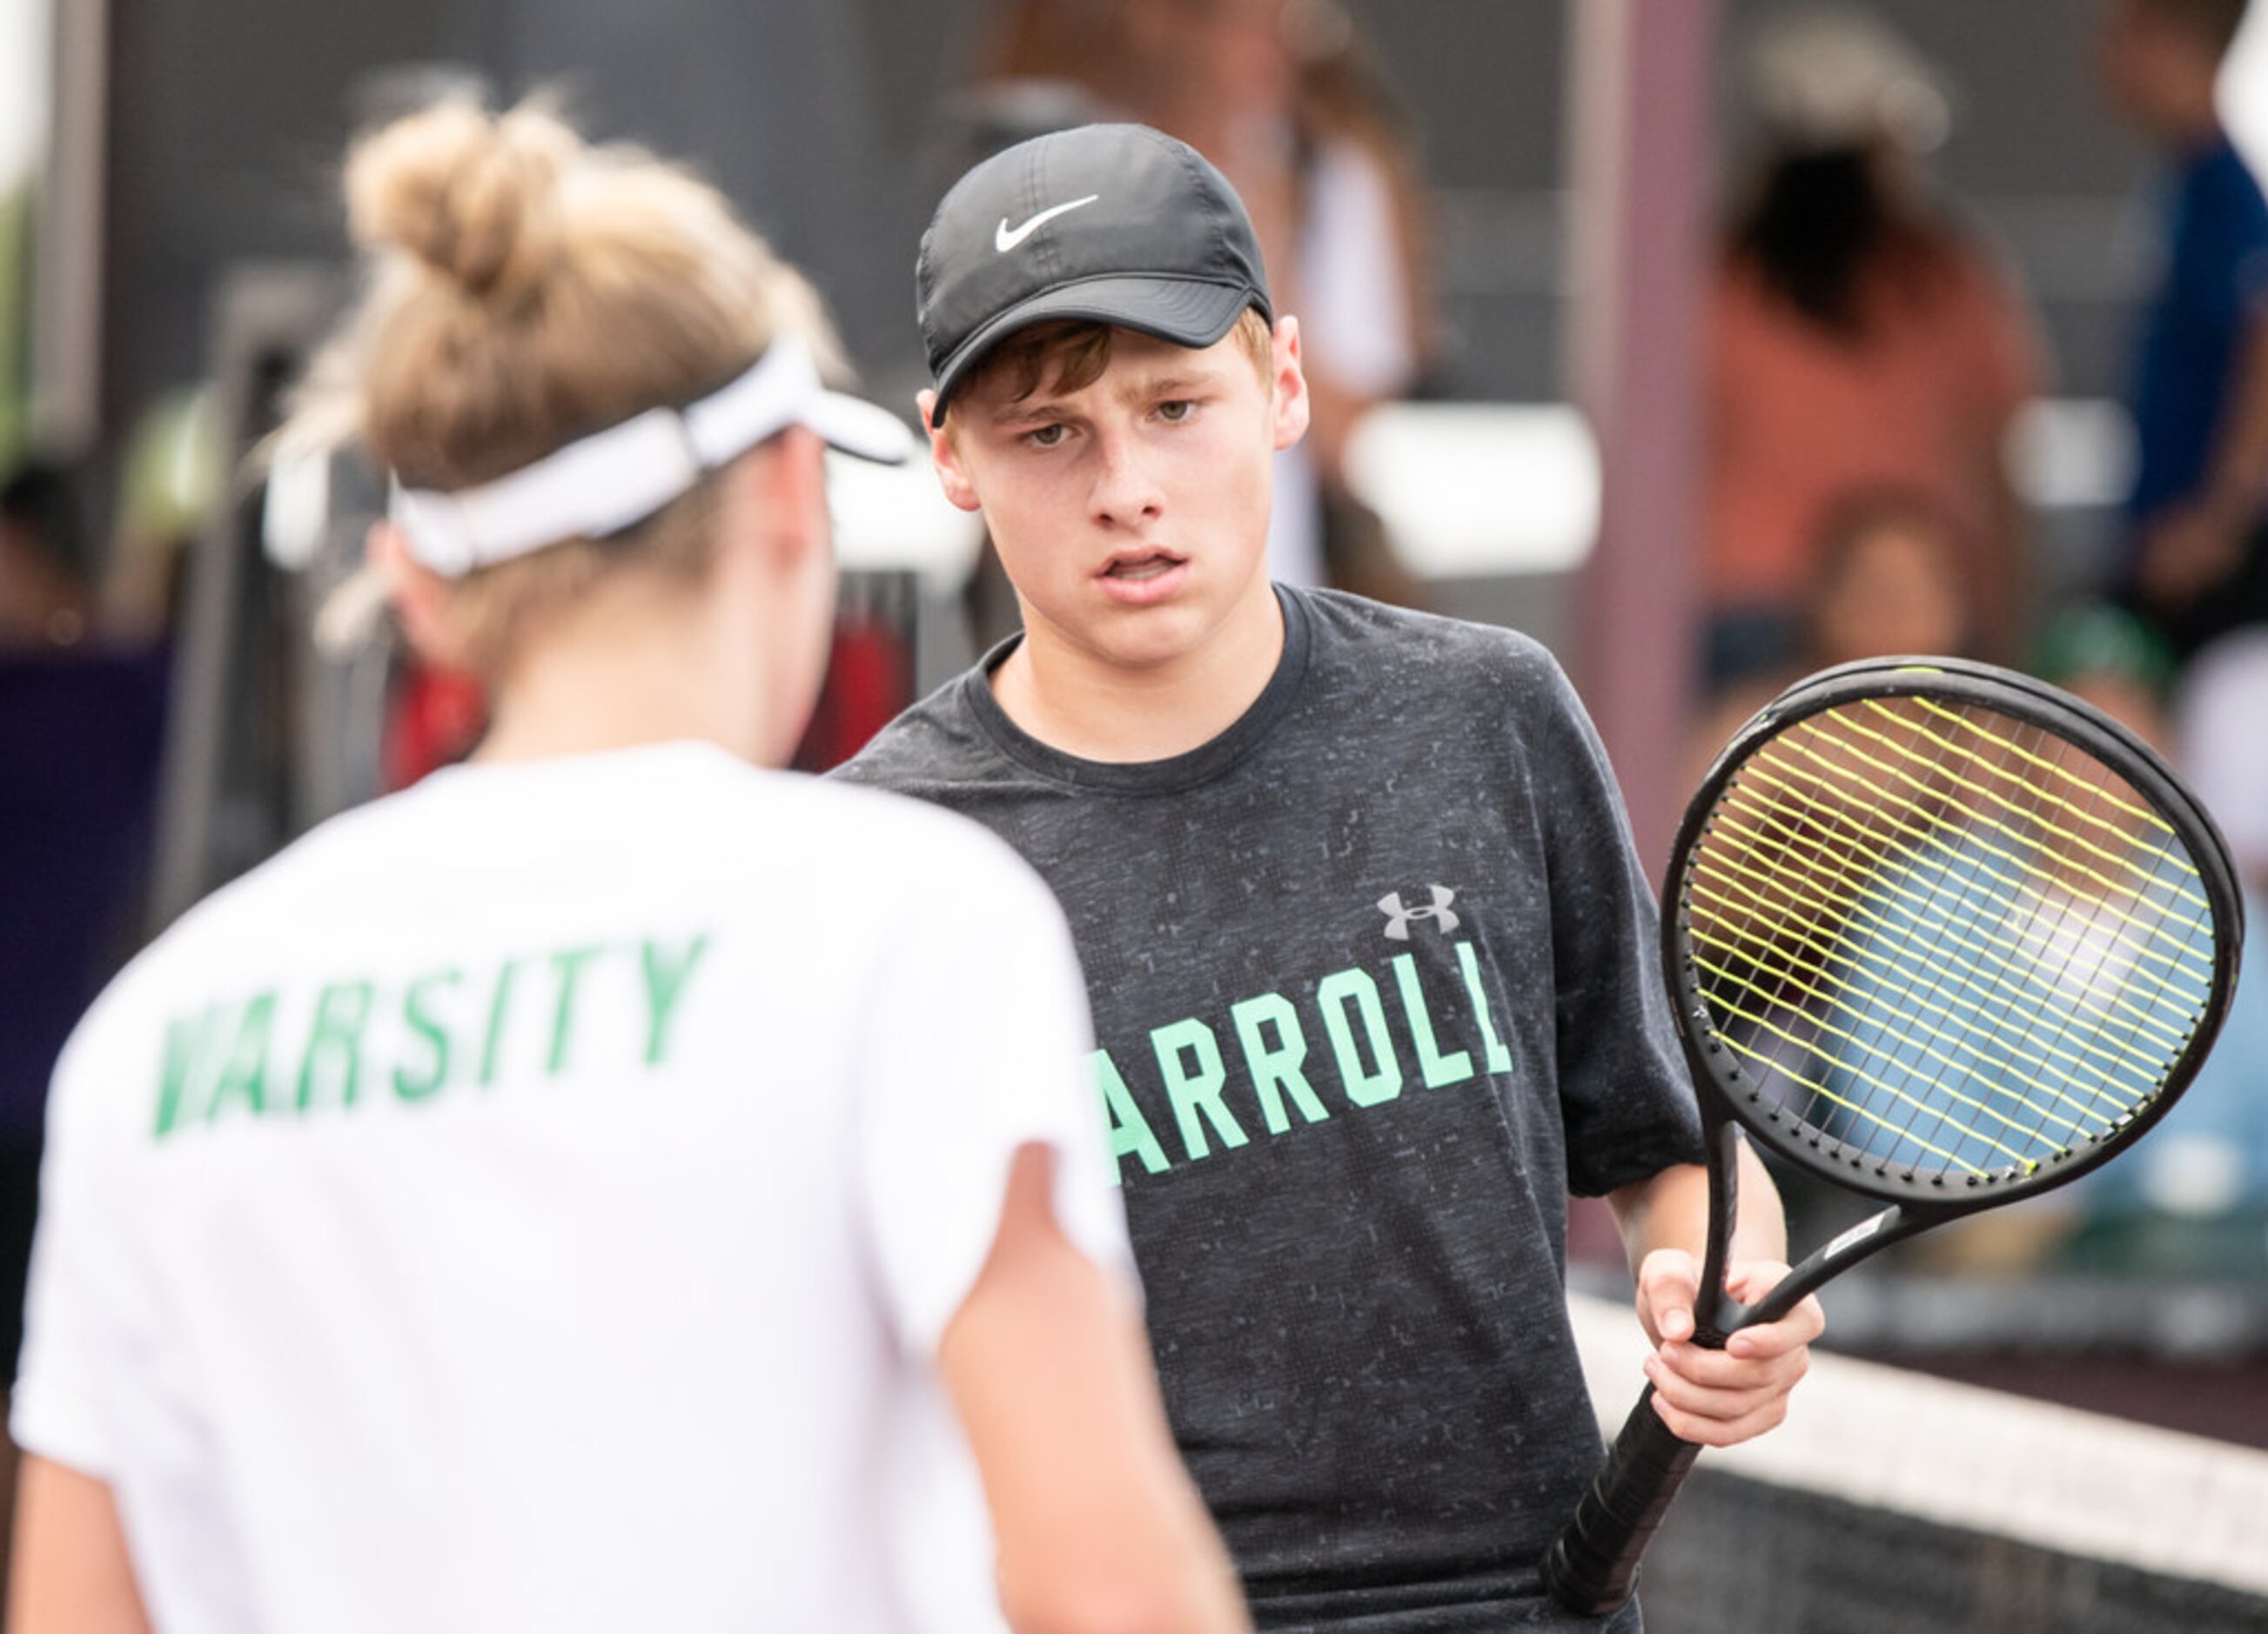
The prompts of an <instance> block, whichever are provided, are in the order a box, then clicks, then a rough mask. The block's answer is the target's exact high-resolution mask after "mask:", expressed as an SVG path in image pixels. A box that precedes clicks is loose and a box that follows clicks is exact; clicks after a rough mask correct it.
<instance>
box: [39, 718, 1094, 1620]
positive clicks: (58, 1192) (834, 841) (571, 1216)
mask: <svg viewBox="0 0 2268 1634" xmlns="http://www.w3.org/2000/svg"><path fill="white" fill-rule="evenodd" d="M1090 1045H1091V1039H1090V1037H1089V1034H1088V1032H1087V1021H1086V1000H1085V996H1084V989H1083V987H1082V984H1081V983H1080V980H1079V973H1078V970H1077V968H1076V966H1075V964H1074V962H1073V959H1072V955H1071V944H1070V939H1069V937H1068V935H1067V933H1066V932H1065V931H1064V926H1063V923H1062V920H1061V917H1060V916H1059V915H1058V913H1057V909H1056V908H1055V905H1054V903H1053V902H1052V900H1051V899H1050V898H1049V896H1048V894H1047V893H1046V891H1045V888H1044V887H1042V885H1041V884H1040V882H1039V880H1037V878H1036V877H1035V875H1034V874H1033V873H1032V872H1030V871H1029V870H1028V869H1027V867H1025V865H1023V864H1022V863H1021V862H1020V861H1019V860H1017V859H1016V858H1015V857H1013V855H1012V854H1011V853H1010V852H1009V851H1008V850H1006V849H1005V847H1003V846H1002V845H1000V844H999V843H998V842H997V841H995V840H994V839H993V838H992V837H991V836H990V835H987V834H985V833H983V831H982V830H980V829H978V828H976V827H975V826H974V825H971V824H968V823H965V822H963V821H961V820H959V819H956V818H954V817H951V816H948V815H946V814H945V813H941V812H938V811H935V810H932V809H929V808H926V807H922V806H915V805H913V804H912V803H910V802H905V801H901V800H897V799H892V798H890V797H888V796H886V795H880V794H876V793H873V792H871V791H863V790H858V789H853V788H847V787H840V786H836V785H834V784H821V783H817V782H814V781H812V780H810V779H806V778H802V777H792V776H786V775H781V774H772V773H763V772H758V771H755V770H752V769H748V768H747V767H745V766H743V765H740V763H739V762H734V761H733V760H732V759H730V758H729V757H728V756H726V755H725V754H723V753H722V752H720V751H718V750H715V749H711V748H708V747H701V746H696V745H692V744H674V745H669V746H664V747H652V748H644V749H635V750H627V751H622V752H620V753H615V754H602V755H593V756H587V757H581V758H577V759H573V760H563V761H556V762H541V763H535V764H528V765H520V766H508V767H482V768H467V769H454V770H450V771H446V772H443V773H440V774H438V776H436V777H432V778H431V779H429V780H428V781H427V782H426V783H425V784H423V785H421V786H419V787H418V788H416V789H415V790H413V791H409V792H408V793H406V794H402V795H399V796H395V797H394V798H392V799H387V800H383V801H380V802H378V803H377V804H375V805H373V806H366V807H365V808H363V809H361V810H359V811H356V812H352V813H348V814H347V815H345V816H343V817H341V818H339V819H337V820H335V821H332V822H330V823H328V824H326V825H324V826H323V827H322V828H320V829H318V830H316V831H315V832H314V833H313V834H311V835H308V836H307V837H306V839H304V840H303V841H301V842H300V843H298V844H296V845H294V846H293V847H291V849H290V850H288V851H286V852H285V853H284V854H283V855H282V856H280V857H277V858H276V859H275V860H273V861H272V862H270V863H269V864H268V865H265V866H264V867H262V868H261V869H259V870H257V871H256V872H254V873H252V874H250V875H248V876H247V877H246V878H245V879H244V880H239V882H238V883H236V884H235V885H233V886H232V887H228V888H227V889H225V890H224V891H222V892H220V893H219V894H217V895H216V896H215V897H213V898H212V899H211V900H210V901H209V902H206V903H205V904H203V906H202V907H200V908H199V909H196V910H195V912H193V913H192V914H190V915H189V916H187V917H186V918H184V919H183V920H182V921H181V922H180V924H178V925H177V926H175V927H174V928H173V930H172V931H168V932H167V933H166V935H165V936H164V937H163V938H160V939H159V940H158V942H157V943H156V944H155V945H154V946H152V947H151V948H150V949H149V950H148V952H146V953H144V955H143V956H142V957H141V958H140V959H139V960H137V961H136V962H135V963H134V965H133V966H132V967H131V968H129V970H128V971H127V972H126V973H125V974H124V975H122V977H120V979H119V980H118V981H117V983H114V985H113V986H112V988H111V989H110V990H109V991H108V992H107V993H106V994H105V995H104V997H102V999H101V1000H100V1001H99V1003H98V1004H97V1005H96V1006H95V1008H94V1009H93V1011H92V1012H91V1013H90V1015H89V1016H88V1018H87V1019H86V1021H85V1023H84V1024H83V1025H82V1026H81V1027H80V1028H79V1030H78V1032H77V1035H76V1036H75V1037H74V1038H73V1039H72V1041H71V1042H70V1047H69V1049H67V1050H66V1051H65V1053H64V1056H63V1061H62V1064H60V1066H59V1068H58V1070H57V1074H56V1079H55V1094H54V1100H53V1103H52V1108H51V1113H50V1123H49V1146H48V1157H47V1168H46V1172H45V1175H44V1181H43V1183H44V1186H45V1188H46V1192H45V1196H44V1199H43V1208H42V1213H41V1218H40V1233H39V1242H38V1248H37V1251H36V1254H35V1258H34V1266H33V1283H32V1293H31V1299H30V1309H29V1315H28V1322H29V1328H28V1337H27V1340H26V1351H25V1356H24V1363H23V1369H22V1376H21V1380H20V1382H19V1384H18V1389H17V1394H16V1399H15V1408H14V1429H15V1432H16V1435H17V1438H18V1440H19V1441H20V1442H21V1443H22V1444H23V1445H24V1446H26V1447H28V1448H30V1449H31V1450H32V1451H33V1452H35V1453H37V1454H40V1455H42V1456H44V1457H46V1458H48V1459H50V1460H52V1461H55V1462H57V1463H61V1464H63V1465H66V1466H69V1467H70V1468H75V1469H78V1470H82V1471H85V1472H86V1473H88V1474H91V1475H92V1476H97V1477H99V1478H100V1479H102V1480H104V1481H106V1482H107V1483H109V1485H110V1487H111V1489H112V1490H113V1492H114V1495H115V1497H116V1499H117V1502H118V1504H119V1505H120V1510H121V1513H122V1517H123V1520H124V1525H125V1528H126V1533H127V1537H128V1542H129V1545H130V1548H131V1550H132V1554H133V1558H134V1562H135V1566H136V1572H137V1575H138V1577H139V1579H140V1581H141V1584H142V1587H143V1592H144V1595H145V1597H146V1599H147V1601H148V1603H149V1607H150V1610H151V1614H152V1616H154V1618H155V1619H156V1622H157V1624H158V1627H159V1628H161V1629H164V1630H167V1634H204V1631H205V1630H214V1631H216V1634H217V1631H218V1630H228V1634H246V1631H247V1630H320V1634H354V1631H356V1630H373V1631H375V1630H386V1631H387V1634H399V1631H400V1630H420V1634H443V1631H446V1630H479V1631H481V1634H500V1631H504V1630H541V1631H542V1634H572V1631H573V1630H593V1631H594V1634H595V1631H596V1630H606V1631H607V1634H618V1631H619V1630H625V1629H656V1630H663V1629H666V1630H671V1631H672V1634H689V1631H696V1630H727V1629H730V1630H752V1629H767V1630H770V1629H779V1630H822V1629H823V1630H831V1631H832V1630H860V1631H863V1630H932V1629H935V1630H963V1629H986V1628H994V1627H997V1626H998V1609H997V1605H996V1602H995V1598H994V1592H993V1583H992V1575H991V1567H992V1560H991V1551H990V1537H989V1530H988V1527H987V1523H986V1520H985V1516H984V1512H983V1504H982V1499H981V1495H980V1493H979V1491H978V1489H977V1487H976V1478H975V1472H974V1468H973V1465H972V1463H971V1461H970V1460H969V1458H968V1452H967V1448H966V1446H965V1444H964V1443H962V1441H961V1438H960V1436H959V1433H958V1430H957V1427H956V1425H955V1424H954V1420H953V1418H952V1416H951V1412H950V1410H949V1406H948V1404H947V1402H946V1399H945V1397H944V1395H943V1392H942V1389H941V1387H940V1386H939V1384H938V1382H937V1380H936V1378H935V1375H934V1373H933V1371H932V1366H931V1362H932V1355H933V1351H934V1347H935V1345H936V1343H937V1341H938V1339H939V1336H940V1334H941V1332H942V1330H943V1329H944V1328H945V1326H946V1322H947V1321H948V1320H949V1319H950V1318H951V1316H952V1315H953V1314H954V1312H955V1311H956V1310H957V1309H958V1308H959V1306H960V1305H961V1301H962V1299H964V1298H965V1296H966V1294H967V1292H968V1288H969V1286H970V1284H972V1282H973V1281H974V1279H975V1277H976V1274H977V1272H978V1270H980V1269H981V1267H982V1265H983V1261H984V1258H985V1256H986V1255H987V1253H988V1252H989V1250H990V1245H991V1241H992V1239H993V1236H994V1235H995V1233H996V1230H997V1227H998V1218H999V1210H1000V1203H1001V1198H1002V1195H1003V1188H1004V1182H1005V1175H1006V1172H1007V1168H1008V1165H1009V1162H1010V1159H1011V1158H1012V1156H1013V1153H1014V1152H1015V1151H1016V1149H1017V1148H1018V1147H1019V1146H1020V1145H1023V1144H1025V1143H1027V1142H1044V1143H1048V1144H1049V1145H1052V1146H1054V1147H1055V1148H1056V1149H1057V1151H1058V1152H1059V1153H1060V1154H1061V1155H1060V1156H1059V1158H1058V1161H1057V1174H1058V1175H1059V1177H1060V1180H1059V1184H1058V1187H1057V1213H1058V1217H1059V1218H1061V1219H1062V1221H1063V1222H1064V1226H1065V1229H1066V1231H1067V1232H1068V1233H1069V1234H1070V1235H1071V1238H1072V1240H1074V1241H1075V1242H1077V1243H1079V1245H1080V1246H1081V1247H1082V1248H1085V1249H1086V1251H1087V1252H1088V1253H1089V1254H1090V1255H1093V1256H1094V1257H1095V1258H1097V1259H1098V1260H1099V1261H1101V1262H1105V1263H1107V1264H1110V1265H1113V1266H1116V1267H1120V1268H1128V1267H1130V1263H1131V1260H1130V1255H1129V1253H1128V1250H1127V1248H1126V1243H1125V1235H1124V1230H1125V1228H1124V1222H1123V1218H1122V1216H1121V1214H1120V1212H1119V1208H1118V1203H1117V1197H1116V1193H1115V1192H1113V1191H1112V1190H1111V1189H1110V1188H1109V1186H1108V1181H1107V1179H1106V1177H1105V1174H1104V1158H1103V1147H1102V1139H1101V1130H1100V1128H1099V1112H1098V1110H1097V1108H1096V1105H1095V1098H1094V1093H1093V1089H1092V1085H1091V1081H1090V1079H1089V1077H1088V1073H1087V1069H1086V1061H1085V1056H1086V1051H1087V1049H1089V1048H1090ZM1128 1275H1130V1270H1129V1271H1128Z"/></svg>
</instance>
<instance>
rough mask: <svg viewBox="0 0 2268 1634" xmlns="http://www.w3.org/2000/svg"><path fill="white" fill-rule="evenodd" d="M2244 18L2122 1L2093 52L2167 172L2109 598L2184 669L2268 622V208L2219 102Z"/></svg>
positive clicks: (2233, 12) (2188, 2)
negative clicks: (2226, 636)
mask: <svg viewBox="0 0 2268 1634" xmlns="http://www.w3.org/2000/svg"><path fill="white" fill-rule="evenodd" d="M2244 14H2245V0H2111V4H2110V5H2109V6H2108V7H2107V9H2106V10H2105V11H2104V12H2103V14H2102V26H2101V30H2100V33H2099V34H2098V36H2097V40H2096V46H2097V53H2096V67H2097V70H2098V72H2099V74H2100V77H2101V79H2102V86H2103V89H2104V92H2105V93H2106V95H2107V96H2108V98H2109V99H2110V104H2111V106H2112V107H2114V108H2115V109H2116V110H2117V113H2118V114H2119V115H2120V117H2122V118H2123V119H2124V120H2125V121H2126V122H2127V123H2128V124H2129V125H2130V126H2132V128H2133V129H2134V130H2135V131H2136V132H2137V133H2138V134H2139V135H2140V136H2142V138H2143V139H2144V140H2145V141H2146V142H2147V143H2148V144H2150V145H2151V146H2152V147H2153V148H2154V149H2155V150H2156V151H2157V152H2158V154H2159V156H2160V158H2161V161H2162V165H2163V173H2162V175H2161V179H2160V182H2159V186H2158V188H2157V194H2158V196H2157V201H2156V209H2155V215H2156V218H2157V224H2156V231H2155V238H2156V240H2157V244H2156V247H2157V251H2158V261H2159V269H2158V271H2157V274H2156V277H2155V280H2154V284H2153V287H2152V289H2151V291H2150V294H2149V296H2148V298H2147V301H2146V303H2145V305H2144V307H2143V310H2142V313H2141V326H2140V327H2141V333H2140V336H2139V351H2138V355H2137V357H2136V362H2135V368H2134V373H2133V378H2132V385H2131V387H2130V389H2129V395H2128V401H2129V406H2130V408H2131V409H2132V413H2133V417H2134V427H2135V432H2136V436H2137V440H2138V443H2139V453H2140V460H2139V467H2138V468H2137V470H2136V472H2135V477H2134V488H2133V491H2132V494H2131V495H2130V497H2128V500H2127V507H2126V523H2127V530H2128V539H2127V546H2126V550H2125V552H2124V560H2123V563H2122V564H2121V567H2120V570H2119V572H2118V574H2117V583H2116V585H2115V586H2114V588H2115V589H2116V590H2117V593H2118V594H2119V595H2120V597H2121V598H2122V599H2123V600H2127V601H2128V602H2130V603H2131V604H2132V605H2133V606H2134V607H2137V608H2139V610H2140V611H2141V612H2142V613H2143V614H2144V615H2146V616H2147V617H2148V618H2149V619H2150V620H2151V622H2153V623H2154V624H2156V625H2157V626H2158V628H2159V629H2161V631H2163V632H2164V634H2165V635H2166V637H2167V638H2168V639H2169V640H2170V641H2171V642H2172V643H2173V644H2174V647H2175V650H2176V652H2177V653H2179V654H2181V655H2182V656H2184V657H2186V656H2187V655H2188V654H2190V653H2191V652H2193V651H2196V650H2197V649H2198V647H2199V646H2201V645H2203V644H2205V642H2207V641H2209V640H2211V639H2212V638H2213V637H2214V636H2216V635H2218V634H2220V633H2221V632H2223V631H2225V630H2228V629H2234V628H2235V627H2237V626H2239V625H2242V624H2250V623H2256V622H2260V621H2262V620H2268V202H2264V200H2263V198H2262V195H2261V189H2260V184H2259V182H2258V181H2257V180H2256V179H2255V178H2254V176H2253V175H2252V173H2251V172H2250V170H2248V169H2247V168H2246V167H2245V164H2244V160H2243V158H2242V157H2241V156H2240V155H2239V154H2238V152H2237V151H2236V148H2235V144H2233V143H2232V142H2231V141H2230V140H2229V137H2228V132H2227V131H2226V130H2224V129H2222V127H2221V121H2220V112H2219V110H2218V108H2217V107H2216V105H2215V101H2214V97H2215V92H2216V88H2217V86H2218V85H2219V82H2220V68H2221V63H2222V60H2223V59H2224V58H2225V57H2226V56H2227V55H2228V48H2229V46H2230V43H2231V42H2232V41H2233V40H2235V37H2236V32H2237V29H2238V28H2239V27H2240V26H2242V23H2243V20H2244Z"/></svg>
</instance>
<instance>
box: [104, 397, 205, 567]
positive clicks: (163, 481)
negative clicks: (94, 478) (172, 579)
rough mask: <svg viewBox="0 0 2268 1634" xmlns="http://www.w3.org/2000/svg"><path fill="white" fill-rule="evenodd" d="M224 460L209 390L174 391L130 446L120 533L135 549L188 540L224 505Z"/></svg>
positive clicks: (149, 414)
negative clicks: (215, 508) (221, 504)
mask: <svg viewBox="0 0 2268 1634" xmlns="http://www.w3.org/2000/svg"><path fill="white" fill-rule="evenodd" d="M226 464H227V461H226V458H225V454H224V453H223V452H222V449H221V440H220V428H219V425H218V423H217V421H216V419H215V416H214V412H213V404H212V394H211V392H210V389H208V388H205V387H202V386H200V387H193V388H190V389H187V390H183V391H178V392H173V393H170V394H167V395H166V396H164V397H162V398H160V399H158V401H156V402H155V403H153V404H151V406H150V408H149V409H146V410H145V411H144V413H143V416H142V417H141V419H140V420H139V421H137V422H136V424H135V427H134V434H133V436H132V438H130V439H129V442H128V444H127V451H126V461H125V468H124V470H123V472H122V475H121V477H120V491H119V531H120V532H121V534H122V535H123V536H124V537H125V539H126V540H127V541H130V542H131V543H132V544H133V545H134V546H136V547H140V548H165V547H167V546H169V545H170V544H172V543H173V542H174V541H180V540H182V539H186V538H188V537H189V536H190V535H191V534H195V533H196V532H197V530H198V529H199V528H200V527H202V526H203V525H204V520H205V518H206V517H207V516H208V515H210V512H211V511H212V508H213V507H214V506H215V505H217V504H219V503H220V501H221V497H222V493H223V489H224V488H225V482H226Z"/></svg>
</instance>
